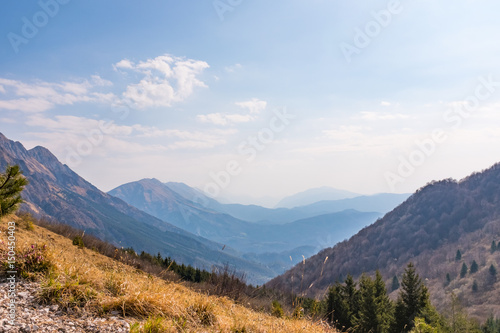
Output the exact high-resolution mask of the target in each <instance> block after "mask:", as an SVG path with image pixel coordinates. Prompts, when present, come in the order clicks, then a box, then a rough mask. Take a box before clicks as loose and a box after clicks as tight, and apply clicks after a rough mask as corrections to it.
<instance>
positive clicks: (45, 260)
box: [0, 216, 334, 332]
mask: <svg viewBox="0 0 500 333" xmlns="http://www.w3.org/2000/svg"><path fill="white" fill-rule="evenodd" d="M12 220H15V221H16V225H17V229H16V238H17V245H16V246H17V248H16V251H17V253H18V258H19V261H20V262H19V263H18V265H19V267H20V268H21V269H20V270H21V273H20V274H21V275H22V276H24V278H27V279H33V280H37V281H40V282H41V286H42V287H41V289H40V290H39V292H38V295H37V298H38V300H39V301H40V302H43V303H48V304H58V305H59V306H60V307H61V308H63V309H66V310H69V309H71V310H72V311H77V312H78V311H82V310H83V309H84V310H85V311H89V312H92V313H96V314H99V315H103V316H107V315H109V314H110V313H111V312H113V313H119V314H120V315H121V316H123V317H124V318H125V319H127V320H128V321H131V322H132V323H133V325H132V331H133V332H146V331H147V332H334V331H333V330H332V329H330V328H329V327H328V326H327V325H326V324H321V323H320V322H318V323H314V322H312V321H309V320H305V319H286V318H277V317H275V316H272V315H270V314H267V313H265V312H257V311H254V310H250V309H248V308H246V307H244V306H243V305H241V304H237V303H236V302H234V301H232V300H230V299H229V298H227V297H216V296H208V295H206V294H203V293H199V292H196V291H194V290H192V289H191V288H188V287H187V286H185V285H183V284H182V283H178V282H175V281H165V280H164V279H160V278H158V277H156V276H153V275H151V274H147V273H145V272H144V271H142V270H140V269H137V268H135V267H132V266H128V265H125V264H123V263H121V262H119V261H117V260H113V259H111V258H108V257H105V256H103V255H101V254H99V253H97V252H95V251H93V250H90V249H87V248H84V247H81V246H78V243H75V244H76V245H74V244H73V242H72V240H70V239H68V238H65V237H62V236H60V235H57V234H55V233H53V232H51V231H49V230H47V229H45V228H42V227H39V226H36V225H32V224H31V223H30V221H28V220H26V219H21V218H18V217H15V216H9V217H8V218H3V219H2V220H1V221H0V222H1V224H0V226H1V227H0V228H1V234H2V238H4V239H3V240H2V243H1V255H2V262H5V260H4V259H5V255H6V252H7V251H8V250H7V246H6V243H5V239H6V235H7V221H12ZM115 311H116V312H115ZM134 323H135V324H134Z"/></svg>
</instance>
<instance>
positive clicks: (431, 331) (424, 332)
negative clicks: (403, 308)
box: [410, 318, 439, 333]
mask: <svg viewBox="0 0 500 333" xmlns="http://www.w3.org/2000/svg"><path fill="white" fill-rule="evenodd" d="M410 333H439V330H438V329H437V328H436V327H432V326H431V325H429V324H427V323H426V322H425V319H424V318H415V327H414V328H413V329H412V330H411V331H410Z"/></svg>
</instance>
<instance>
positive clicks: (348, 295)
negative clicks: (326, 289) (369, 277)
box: [343, 274, 360, 327]
mask: <svg viewBox="0 0 500 333" xmlns="http://www.w3.org/2000/svg"><path fill="white" fill-rule="evenodd" d="M343 295H344V297H345V301H346V304H347V314H348V316H349V318H350V320H349V322H350V326H351V327H352V326H354V323H355V322H356V320H357V317H358V313H359V303H360V295H359V292H358V290H357V289H356V282H354V279H353V277H352V275H351V274H348V275H347V278H346V279H345V286H344V287H343Z"/></svg>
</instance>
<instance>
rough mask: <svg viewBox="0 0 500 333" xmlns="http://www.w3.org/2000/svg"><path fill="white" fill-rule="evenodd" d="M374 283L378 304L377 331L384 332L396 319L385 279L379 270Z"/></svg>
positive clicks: (378, 332)
mask: <svg viewBox="0 0 500 333" xmlns="http://www.w3.org/2000/svg"><path fill="white" fill-rule="evenodd" d="M374 284H375V302H376V304H377V329H376V330H375V332H377V333H384V332H387V331H388V330H389V327H390V326H391V324H392V322H393V321H394V314H393V305H392V302H391V300H390V299H389V296H388V295H387V289H386V287H385V282H384V279H383V278H382V275H381V274H380V272H379V271H378V270H377V271H376V272H375V282H374Z"/></svg>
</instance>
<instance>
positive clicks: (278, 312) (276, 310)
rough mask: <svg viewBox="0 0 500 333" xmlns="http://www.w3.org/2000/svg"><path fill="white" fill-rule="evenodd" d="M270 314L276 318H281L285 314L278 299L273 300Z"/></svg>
mask: <svg viewBox="0 0 500 333" xmlns="http://www.w3.org/2000/svg"><path fill="white" fill-rule="evenodd" d="M271 314H272V315H273V316H275V317H278V318H283V317H284V316H285V312H284V311H283V307H282V306H281V304H280V303H279V302H278V301H273V303H272V306H271Z"/></svg>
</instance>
